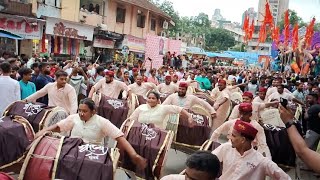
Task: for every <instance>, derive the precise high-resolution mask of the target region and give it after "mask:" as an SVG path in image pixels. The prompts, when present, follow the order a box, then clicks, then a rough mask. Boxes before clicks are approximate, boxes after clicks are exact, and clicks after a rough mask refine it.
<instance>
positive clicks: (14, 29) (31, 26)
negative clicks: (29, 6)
mask: <svg viewBox="0 0 320 180" xmlns="http://www.w3.org/2000/svg"><path fill="white" fill-rule="evenodd" d="M0 29H3V30H6V31H8V32H10V33H12V34H16V35H18V36H20V37H22V38H23V39H41V37H42V29H43V23H42V22H40V21H38V20H37V19H34V20H28V19H24V18H18V17H14V18H13V17H9V16H0Z"/></svg>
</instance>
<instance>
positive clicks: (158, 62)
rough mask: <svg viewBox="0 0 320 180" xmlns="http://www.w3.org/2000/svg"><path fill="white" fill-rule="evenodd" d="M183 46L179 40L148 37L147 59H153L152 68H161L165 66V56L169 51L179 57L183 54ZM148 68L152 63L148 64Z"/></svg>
mask: <svg viewBox="0 0 320 180" xmlns="http://www.w3.org/2000/svg"><path fill="white" fill-rule="evenodd" d="M181 44H182V42H181V41H179V40H171V39H167V38H164V37H161V36H155V35H147V39H146V53H145V57H146V59H147V58H148V57H150V58H151V59H153V61H152V63H153V64H152V67H153V68H156V69H158V68H160V67H161V66H162V64H163V55H164V54H166V53H167V52H168V51H170V52H171V53H173V52H176V54H177V55H179V54H180V53H181V51H180V49H181ZM146 67H147V68H148V69H149V68H150V63H149V62H147V63H146Z"/></svg>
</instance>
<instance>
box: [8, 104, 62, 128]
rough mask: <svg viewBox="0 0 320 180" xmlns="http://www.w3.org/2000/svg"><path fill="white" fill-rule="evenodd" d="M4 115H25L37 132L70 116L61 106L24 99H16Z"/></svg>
mask: <svg viewBox="0 0 320 180" xmlns="http://www.w3.org/2000/svg"><path fill="white" fill-rule="evenodd" d="M4 115H5V116H11V115H14V116H16V115H17V116H22V117H24V118H25V119H27V120H28V121H29V122H30V124H31V126H32V127H33V129H34V131H35V132H38V131H40V130H41V129H43V128H44V127H48V126H50V125H53V124H56V123H57V122H59V121H61V120H62V119H65V118H67V117H68V113H67V112H66V111H65V110H64V109H63V108H61V107H47V106H46V105H45V104H42V103H27V102H24V101H16V102H14V103H12V104H11V105H9V107H8V108H7V109H6V111H5V113H4Z"/></svg>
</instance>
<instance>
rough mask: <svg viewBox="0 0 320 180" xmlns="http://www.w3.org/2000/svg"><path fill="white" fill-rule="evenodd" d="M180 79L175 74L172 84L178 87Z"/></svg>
mask: <svg viewBox="0 0 320 180" xmlns="http://www.w3.org/2000/svg"><path fill="white" fill-rule="evenodd" d="M178 80H179V77H178V75H176V74H174V75H173V76H172V82H171V83H172V84H174V85H176V86H179V81H178Z"/></svg>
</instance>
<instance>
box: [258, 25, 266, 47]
mask: <svg viewBox="0 0 320 180" xmlns="http://www.w3.org/2000/svg"><path fill="white" fill-rule="evenodd" d="M266 39H267V30H266V24H264V23H263V24H262V25H261V26H260V33H259V43H264V42H266Z"/></svg>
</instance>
